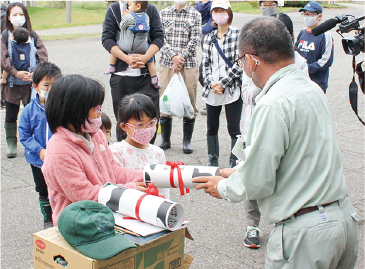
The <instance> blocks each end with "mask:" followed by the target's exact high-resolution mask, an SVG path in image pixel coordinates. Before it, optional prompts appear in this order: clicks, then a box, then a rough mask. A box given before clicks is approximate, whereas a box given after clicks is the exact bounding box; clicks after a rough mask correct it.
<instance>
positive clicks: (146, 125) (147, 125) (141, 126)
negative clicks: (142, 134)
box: [125, 118, 157, 129]
mask: <svg viewBox="0 0 365 269" xmlns="http://www.w3.org/2000/svg"><path fill="white" fill-rule="evenodd" d="M125 125H127V126H128V127H130V128H133V129H144V128H151V127H154V126H156V125H157V119H156V118H155V119H153V120H151V121H149V122H146V123H144V122H140V123H137V124H136V125H133V124H130V123H126V124H125Z"/></svg>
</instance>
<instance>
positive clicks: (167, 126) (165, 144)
mask: <svg viewBox="0 0 365 269" xmlns="http://www.w3.org/2000/svg"><path fill="white" fill-rule="evenodd" d="M160 124H161V138H162V141H161V144H160V145H159V147H160V148H162V149H169V148H171V140H170V138H171V129H172V118H169V117H161V118H160Z"/></svg>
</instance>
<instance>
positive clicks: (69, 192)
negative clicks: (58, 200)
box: [42, 153, 103, 203]
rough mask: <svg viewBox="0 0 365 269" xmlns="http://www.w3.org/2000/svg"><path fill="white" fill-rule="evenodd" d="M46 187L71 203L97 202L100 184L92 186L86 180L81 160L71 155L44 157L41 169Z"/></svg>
mask: <svg viewBox="0 0 365 269" xmlns="http://www.w3.org/2000/svg"><path fill="white" fill-rule="evenodd" d="M42 172H43V174H44V178H45V179H46V182H47V185H48V186H51V188H52V189H54V190H56V191H57V192H59V193H60V194H61V195H62V196H64V197H66V199H68V200H70V201H71V202H72V203H74V202H77V201H82V200H93V201H98V194H99V190H100V189H101V188H102V186H103V185H102V184H95V185H94V184H92V183H91V182H90V180H89V179H88V178H87V176H86V173H85V170H84V167H83V166H82V160H80V159H78V158H77V157H76V156H75V155H72V154H64V153H62V154H57V153H55V154H53V155H52V156H46V160H45V163H44V165H43V167H42Z"/></svg>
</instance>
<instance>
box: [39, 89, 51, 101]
mask: <svg viewBox="0 0 365 269" xmlns="http://www.w3.org/2000/svg"><path fill="white" fill-rule="evenodd" d="M38 89H39V90H40V91H41V92H40V93H39V96H40V97H41V98H42V99H43V100H44V101H47V99H48V94H49V91H43V90H42V89H41V88H39V87H38Z"/></svg>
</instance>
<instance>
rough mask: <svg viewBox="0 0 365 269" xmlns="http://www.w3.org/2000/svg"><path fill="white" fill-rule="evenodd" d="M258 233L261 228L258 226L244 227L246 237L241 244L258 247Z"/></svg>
mask: <svg viewBox="0 0 365 269" xmlns="http://www.w3.org/2000/svg"><path fill="white" fill-rule="evenodd" d="M260 233H261V230H260V229H259V228H258V227H255V226H248V227H247V229H246V237H245V239H244V240H243V245H244V246H245V247H247V248H259V247H260Z"/></svg>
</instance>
